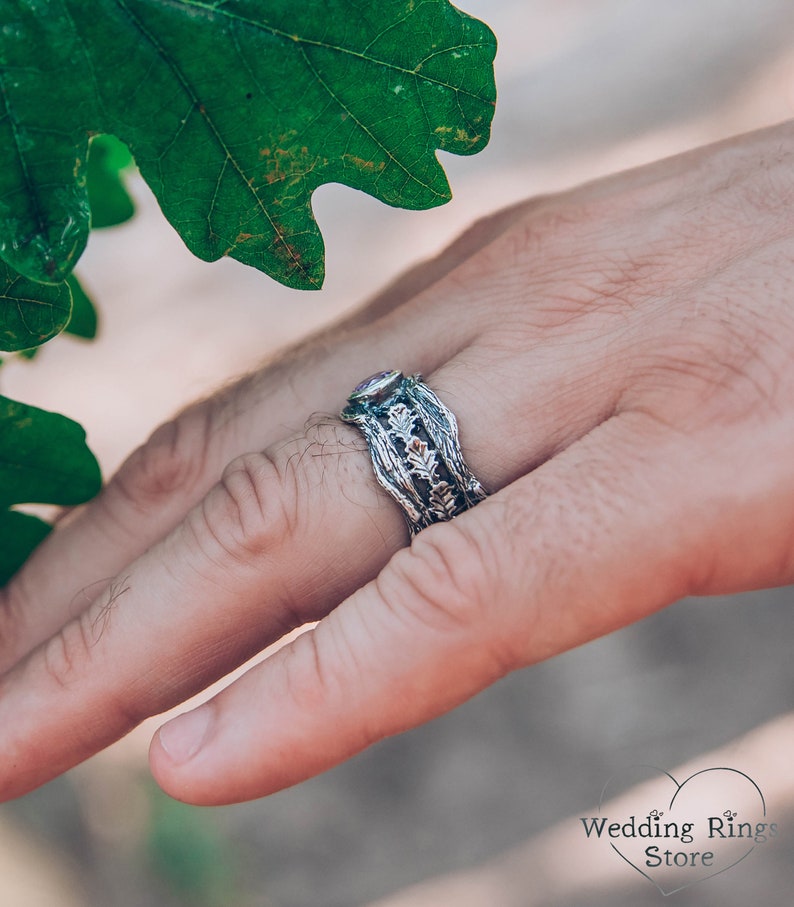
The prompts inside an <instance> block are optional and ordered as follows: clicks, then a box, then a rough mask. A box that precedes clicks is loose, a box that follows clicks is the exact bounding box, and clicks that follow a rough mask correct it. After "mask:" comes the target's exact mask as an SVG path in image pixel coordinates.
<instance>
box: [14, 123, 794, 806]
mask: <svg viewBox="0 0 794 907" xmlns="http://www.w3.org/2000/svg"><path fill="white" fill-rule="evenodd" d="M793 209H794V126H792V125H782V126H779V127H775V128H772V129H770V130H766V131H763V132H758V133H752V134H749V135H747V136H743V137H739V138H736V139H733V140H731V141H729V142H726V143H723V144H720V145H716V146H712V147H709V148H705V149H700V150H698V151H695V152H693V153H690V154H687V155H684V156H681V157H677V158H674V159H671V160H667V161H663V162H660V163H658V164H654V165H652V166H650V167H646V168H642V169H640V170H636V171H631V172H627V173H622V174H618V175H616V176H614V177H611V178H609V179H606V180H603V181H600V182H598V183H594V184H592V185H589V186H585V187H583V188H579V189H576V190H574V191H571V192H569V193H566V194H563V195H560V196H556V197H550V198H542V199H538V200H534V201H530V202H527V203H525V204H522V205H518V206H516V207H514V208H512V209H510V210H509V211H505V212H501V213H499V214H497V215H495V216H494V217H492V218H490V219H488V220H486V221H483V222H481V223H479V224H477V225H475V226H474V227H473V228H472V229H471V230H470V231H469V232H468V233H467V234H466V235H465V236H463V237H462V238H461V239H460V240H459V241H458V242H457V243H456V244H454V245H453V246H452V247H451V248H450V249H448V250H447V251H446V252H445V253H444V254H442V255H441V256H440V257H439V258H438V259H437V260H435V261H432V262H430V263H428V264H426V265H424V266H422V267H420V268H417V269H416V270H414V271H413V272H411V273H409V274H407V275H406V276H405V277H404V278H403V279H402V280H400V281H399V282H398V283H397V284H396V285H394V286H392V287H390V288H388V289H387V290H386V291H385V292H384V293H383V294H382V295H381V296H380V297H379V298H378V299H376V300H375V301H374V302H373V303H372V305H371V306H370V307H369V308H368V309H367V310H365V311H364V312H363V313H361V314H359V315H357V316H356V317H355V318H354V319H352V320H350V321H348V322H346V323H345V324H342V325H340V326H338V327H337V328H335V329H334V330H332V331H331V332H329V333H327V334H325V335H323V336H321V337H317V338H313V339H312V340H310V341H309V342H307V343H306V344H304V345H303V346H301V347H299V348H298V349H296V350H293V351H291V352H289V353H288V354H286V355H285V356H284V357H283V358H282V359H281V360H279V361H278V362H276V363H274V364H271V365H270V366H268V367H266V368H263V369H262V370H261V371H259V372H257V373H256V374H254V375H251V376H249V377H248V378H246V379H244V380H243V381H242V382H240V383H239V384H237V385H236V386H234V387H231V388H228V389H226V390H224V391H222V392H221V393H220V394H218V395H217V396H216V397H214V398H212V399H210V400H206V401H204V402H201V403H199V404H197V405H195V406H193V407H191V408H189V409H188V410H186V411H185V412H183V413H182V414H181V415H180V416H178V417H177V418H176V419H175V420H174V421H173V422H171V423H169V424H167V425H165V426H163V427H162V428H160V429H159V430H158V431H157V432H156V433H155V434H154V435H153V436H152V438H151V439H150V440H149V442H148V443H147V444H146V445H145V446H144V447H143V448H141V449H140V450H138V451H136V452H135V453H134V454H133V455H132V456H131V457H130V459H129V460H128V462H127V463H126V464H125V465H124V466H123V467H122V469H121V470H120V472H119V474H118V475H117V476H116V477H115V478H114V479H113V480H112V481H111V482H110V483H109V485H108V486H107V488H106V489H105V491H104V492H103V493H102V495H101V496H100V497H99V498H98V499H96V500H95V501H94V502H92V503H91V504H90V505H88V506H87V507H85V508H84V509H83V510H81V511H80V512H79V513H77V514H76V515H74V516H73V517H71V518H70V519H68V520H65V521H64V525H62V526H61V527H60V528H59V529H58V531H56V532H55V533H53V535H52V536H51V537H50V538H49V539H48V540H47V541H46V542H45V544H44V545H43V546H41V548H40V549H39V551H38V552H37V553H36V554H35V555H34V557H33V558H32V559H31V560H30V561H29V563H28V564H27V565H26V566H25V568H23V570H22V571H21V572H20V574H19V575H18V576H17V578H16V579H15V580H14V581H13V582H12V583H11V584H10V585H9V586H8V587H7V589H6V590H5V591H4V593H3V598H2V602H1V603H0V604H1V607H0V670H3V671H4V674H3V677H2V680H1V681H0V728H2V733H1V735H0V741H1V742H0V747H1V751H2V755H3V758H2V759H1V760H0V796H2V797H5V798H10V797H15V796H19V795H21V794H23V793H25V792H26V791H29V790H31V789H32V788H34V787H36V786H37V785H39V784H41V783H43V782H45V781H47V780H48V779H50V778H52V777H53V776H54V775H56V774H58V773H60V772H62V771H64V770H66V769H68V768H69V767H70V766H72V765H74V764H76V763H77V762H79V761H81V760H83V759H85V758H87V757H88V756H89V755H91V754H92V753H94V752H96V751H97V750H99V749H101V748H103V747H105V746H107V745H108V744H110V743H111V742H112V741H114V740H116V739H117V738H118V737H120V736H121V735H123V734H124V733H126V732H127V731H128V730H129V729H130V728H132V727H133V726H135V725H136V724H137V723H139V722H140V721H141V720H142V719H143V718H145V717H147V716H149V715H153V714H157V713H159V712H161V711H163V710H165V709H168V708H170V707H173V706H175V705H177V704H178V703H180V702H182V701H184V700H185V699H186V698H188V697H189V696H191V695H192V694H194V693H196V692H197V691H199V690H201V689H203V688H204V687H206V686H207V685H208V684H209V683H211V682H212V681H213V680H215V679H216V678H218V677H220V676H222V675H224V674H226V673H227V672H229V671H230V670H231V669H233V668H234V667H236V666H237V665H239V664H241V663H242V662H243V661H244V660H245V659H247V658H248V657H250V656H252V655H253V654H254V653H255V652H257V651H259V650H261V649H262V648H263V647H265V646H266V645H267V644H269V643H271V642H273V641H274V640H276V639H278V638H280V637H281V636H282V635H283V634H284V633H285V632H286V631H288V630H290V629H291V628H293V627H295V626H298V625H301V624H304V623H306V622H309V621H319V623H318V624H317V625H316V627H314V628H313V629H311V630H309V631H307V632H306V633H304V634H302V635H301V636H299V637H298V638H297V639H296V640H295V641H293V642H291V643H290V644H288V645H286V646H285V647H284V648H282V649H280V650H279V651H278V652H277V653H276V654H275V655H273V656H271V657H270V658H268V659H267V660H265V661H264V662H262V663H261V664H260V665H258V666H256V667H254V668H252V669H251V670H250V671H248V673H246V674H245V675H243V676H242V678H240V679H239V680H237V681H236V682H234V683H233V684H232V685H231V686H230V687H228V688H227V689H226V690H224V691H223V692H222V693H220V694H219V695H217V696H216V697H214V698H213V699H212V700H211V701H210V702H209V703H208V704H207V705H204V706H201V707H199V708H198V709H197V710H195V711H192V712H190V713H188V714H187V715H186V716H182V717H180V718H177V719H175V720H174V721H172V722H170V723H168V724H167V725H165V727H164V728H161V730H160V731H158V733H157V734H156V735H155V737H154V740H153V741H152V746H151V751H150V762H151V769H152V772H153V773H154V775H155V777H156V779H157V780H158V782H159V783H160V784H161V786H162V787H163V788H164V789H165V790H166V791H167V792H168V793H170V794H172V795H173V796H175V797H178V798H180V799H183V800H186V801H189V802H191V803H198V804H220V803H229V802H235V801H240V800H246V799H250V798H253V797H258V796H262V795H264V794H268V793H270V792H273V791H275V790H278V789H280V788H282V787H285V786H287V785H290V784H294V783H296V782H299V781H301V780H302V779H305V778H307V777H310V776H311V775H314V774H316V773H318V772H320V771H323V770H324V769H326V768H328V767H330V766H332V765H334V764H336V763H338V762H340V761H342V760H344V759H346V758H347V757H349V756H351V755H352V754H354V753H356V752H358V751H360V750H361V749H363V748H364V747H366V746H368V745H369V744H371V743H372V742H373V741H376V740H378V739H380V738H382V737H384V736H386V735H390V734H395V733H398V732H400V731H403V730H405V729H407V728H410V727H413V726H415V725H417V724H420V723H422V722H424V721H427V720H429V719H431V718H433V717H434V716H436V715H439V714H440V713H442V712H444V711H446V710H448V709H451V708H453V707H454V706H456V705H458V704H459V703H461V702H462V701H464V700H465V699H467V698H468V697H470V696H472V695H474V694H475V693H477V692H478V691H479V690H481V689H482V688H483V687H485V686H486V685H488V684H490V683H491V682H493V681H494V680H496V679H497V678H499V677H501V676H502V675H504V674H505V673H507V672H509V671H511V670H514V669H517V668H520V667H523V666H526V665H529V664H532V663H533V662H537V661H539V660H542V659H545V658H549V657H551V656H553V655H555V654H557V653H559V652H562V651H564V650H566V649H569V648H571V647H573V646H576V645H579V644H581V643H583V642H585V641H587V640H590V639H592V638H594V637H596V636H599V635H601V634H604V633H608V632H610V631H612V630H614V629H616V628H618V627H621V626H624V625H626V624H628V623H630V622H632V621H635V620H638V619H640V618H642V617H643V616H645V615H648V614H650V613H652V612H653V611H655V610H657V609H659V608H662V607H664V606H665V605H667V604H669V603H671V602H673V601H675V600H677V599H679V598H680V597H682V596H684V595H700V594H712V593H728V592H735V591H739V590H747V589H755V588H761V587H767V586H773V585H779V584H783V583H788V582H791V581H792V580H794V507H792V503H793V502H794V468H792V450H794V307H793V306H792V302H791V300H792V296H794V216H792V210H793ZM383 368H400V369H402V370H403V371H404V372H406V373H409V372H414V371H421V372H422V374H424V375H425V376H426V380H427V382H428V383H429V384H430V385H431V386H432V387H433V388H434V389H435V390H436V392H437V393H438V394H439V396H440V397H441V398H442V399H443V400H444V401H445V402H446V403H447V404H448V405H449V406H450V408H451V409H453V411H454V412H455V413H456V415H457V417H458V422H459V424H460V428H461V439H462V444H463V448H464V451H465V454H466V458H467V460H468V462H469V464H470V466H471V467H472V469H473V471H474V472H475V474H477V475H478V476H479V477H480V479H481V480H482V481H483V483H484V484H485V485H486V487H487V488H488V489H489V490H490V491H491V492H492V495H491V497H489V498H488V499H487V500H486V501H485V502H483V503H482V504H480V505H479V506H478V507H476V508H475V509H473V510H471V511H469V512H468V513H466V514H463V515H462V516H460V517H458V518H456V519H455V520H454V521H452V522H451V523H447V524H442V525H437V526H433V527H431V528H430V529H428V530H426V531H424V532H422V533H421V534H420V535H419V536H418V537H417V538H416V539H415V540H414V542H413V544H412V545H411V546H410V547H408V534H407V531H406V529H405V526H404V523H403V520H402V517H401V514H400V512H399V510H398V509H397V507H396V505H395V504H394V503H393V502H392V501H391V499H390V498H388V497H387V496H386V495H385V493H384V492H382V491H381V490H380V489H379V487H378V486H377V484H376V483H375V480H374V477H373V473H372V468H371V466H370V463H369V458H368V455H367V453H366V450H365V447H364V444H363V442H362V440H361V439H360V437H359V436H358V434H357V432H356V431H355V429H352V428H350V427H349V426H344V425H342V424H340V423H339V422H338V421H337V420H336V419H335V417H334V416H333V415H332V414H333V413H336V412H338V411H339V409H340V408H341V406H342V405H343V404H344V400H345V397H346V395H347V393H348V392H349V390H350V389H351V388H352V387H353V386H354V385H355V384H356V383H357V382H358V381H359V380H361V379H362V378H364V377H366V376H367V375H368V374H371V373H372V372H375V371H379V370H380V369H383ZM310 413H314V414H315V415H314V416H312V418H311V419H310V420H309V422H308V423H306V424H304V419H305V417H306V414H310ZM107 577H114V579H113V580H112V581H109V580H108V579H107ZM99 580H101V582H98V581H99Z"/></svg>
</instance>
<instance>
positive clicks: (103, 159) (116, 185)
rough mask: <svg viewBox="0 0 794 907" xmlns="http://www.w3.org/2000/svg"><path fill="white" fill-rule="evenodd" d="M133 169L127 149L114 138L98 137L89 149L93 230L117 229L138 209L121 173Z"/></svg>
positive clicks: (87, 180) (89, 186)
mask: <svg viewBox="0 0 794 907" xmlns="http://www.w3.org/2000/svg"><path fill="white" fill-rule="evenodd" d="M131 167H132V155H131V154H130V152H129V149H128V148H127V146H126V145H125V144H124V143H123V142H120V141H119V140H118V139H117V138H115V137H114V136H112V135H97V136H94V138H93V139H92V141H91V144H90V145H89V146H88V164H87V167H86V188H87V189H88V205H89V207H90V208H91V227H92V228H93V229H94V230H98V229H101V228H102V227H115V226H117V225H118V224H123V223H124V222H125V221H128V220H129V219H130V218H131V217H132V215H133V214H134V213H135V206H134V205H133V203H132V199H131V198H130V197H129V195H128V194H127V190H126V188H125V186H124V181H123V179H122V174H123V173H124V171H125V170H129V169H130V168H131Z"/></svg>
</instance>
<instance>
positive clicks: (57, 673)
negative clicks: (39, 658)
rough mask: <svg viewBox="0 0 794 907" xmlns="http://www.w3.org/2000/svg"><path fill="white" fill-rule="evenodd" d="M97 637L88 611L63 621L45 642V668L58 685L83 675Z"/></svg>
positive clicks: (62, 686) (64, 685)
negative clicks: (59, 628) (62, 624)
mask: <svg viewBox="0 0 794 907" xmlns="http://www.w3.org/2000/svg"><path fill="white" fill-rule="evenodd" d="M97 641H98V637H97V635H96V628H95V626H94V625H93V622H92V620H91V616H90V613H89V611H84V612H83V613H82V614H81V615H80V616H79V617H77V618H75V619H74V620H72V621H70V622H69V623H68V624H66V625H65V626H64V627H63V629H62V630H61V631H60V632H59V633H56V634H55V636H53V637H51V638H50V639H49V640H48V642H47V643H45V645H44V649H43V662H44V670H45V672H46V673H47V675H48V676H49V678H50V679H51V680H52V681H53V683H54V684H55V685H56V686H58V687H61V688H67V687H69V686H71V685H72V684H73V683H75V682H76V681H77V680H79V679H80V678H81V677H83V676H85V674H86V671H87V669H88V667H89V665H90V663H91V660H92V657H93V649H94V646H95V645H96V643H97Z"/></svg>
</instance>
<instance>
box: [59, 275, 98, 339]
mask: <svg viewBox="0 0 794 907" xmlns="http://www.w3.org/2000/svg"><path fill="white" fill-rule="evenodd" d="M66 283H67V285H68V287H69V289H70V290H71V292H72V317H71V318H70V319H69V323H68V324H67V325H66V327H65V328H64V330H65V332H66V333H67V334H72V335H73V336H74V337H81V338H83V339H84V340H93V339H94V337H96V332H97V322H98V317H97V312H96V308H95V307H94V303H93V302H91V299H90V298H89V296H88V294H87V293H86V291H85V290H84V289H83V286H82V284H81V283H80V282H79V281H78V279H77V278H76V277H75V276H74V274H70V275H69V276H68V277H67V278H66Z"/></svg>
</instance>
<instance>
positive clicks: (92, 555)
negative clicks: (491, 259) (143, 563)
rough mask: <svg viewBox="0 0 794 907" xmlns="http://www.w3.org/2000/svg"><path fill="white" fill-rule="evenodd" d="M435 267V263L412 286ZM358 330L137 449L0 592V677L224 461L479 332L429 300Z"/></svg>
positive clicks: (382, 310)
mask: <svg viewBox="0 0 794 907" xmlns="http://www.w3.org/2000/svg"><path fill="white" fill-rule="evenodd" d="M492 229H493V228H491V230H492ZM484 235H485V234H484ZM488 235H490V234H488ZM482 241H483V242H484V241H485V239H484V238H483V239H482ZM471 244H472V241H471V240H468V241H467V247H469V246H471ZM450 254H452V253H450ZM458 254H459V253H457V252H456V253H455V255H458ZM445 267H447V268H448V267H450V265H449V263H448V262H447V259H446V257H445V256H441V257H440V258H439V259H438V260H437V261H436V262H434V263H432V265H428V266H427V270H426V272H425V274H424V277H423V281H422V282H424V281H430V280H431V275H432V274H433V273H442V272H443V270H444V268H445ZM422 282H420V284H421V283H422ZM420 284H416V282H414V283H413V284H412V288H414V289H415V288H416V286H418V285H420ZM409 289H410V288H409V287H408V286H406V287H404V288H402V289H399V288H398V289H397V290H394V291H391V292H390V295H389V302H388V305H383V304H382V303H381V301H380V300H378V299H376V300H375V301H374V302H373V304H372V306H371V307H370V308H371V309H372V319H374V318H375V313H376V312H378V313H379V314H380V316H381V321H382V322H383V321H384V318H385V316H388V315H389V314H390V313H391V312H392V310H393V309H394V308H395V306H396V305H398V304H399V301H398V300H399V299H400V298H401V297H402V296H403V295H404V294H405V293H407V292H408V291H409ZM462 301H463V302H464V304H465V300H462ZM358 322H359V323H358V325H357V327H356V328H355V329H354V328H353V327H352V326H347V327H343V328H340V329H338V330H335V331H332V332H331V333H329V334H324V335H322V336H320V337H317V338H314V339H312V340H310V341H307V342H306V343H305V344H303V345H301V346H300V347H299V348H297V349H296V350H294V351H292V352H291V353H289V354H287V355H285V356H284V357H283V358H282V359H281V360H280V361H279V362H278V363H276V364H274V365H273V366H272V367H271V368H269V369H267V370H266V371H264V372H262V373H259V374H256V375H252V376H250V377H248V378H246V379H243V380H242V381H241V382H239V383H238V384H236V385H235V386H234V387H232V388H229V389H227V390H226V391H224V392H223V393H221V394H219V395H217V396H216V397H213V398H211V399H208V400H205V401H202V402H201V403H199V404H197V405H194V406H192V407H190V408H189V409H187V410H185V411H184V412H183V413H182V414H180V415H179V416H178V417H177V418H176V419H174V420H173V421H171V422H169V423H167V424H166V425H164V426H162V427H161V428H159V429H158V430H157V431H156V432H155V433H154V434H153V435H152V437H151V438H150V439H149V441H148V442H147V443H146V444H145V445H143V446H142V447H141V448H139V449H138V450H137V451H135V453H133V455H132V456H131V457H130V458H129V459H128V460H127V462H126V463H125V464H124V465H123V466H122V468H121V469H120V471H119V472H118V474H117V475H116V476H115V477H114V478H113V479H112V481H111V482H110V483H109V485H108V486H107V487H106V488H105V489H104V490H103V492H102V493H101V494H100V495H99V497H98V498H96V499H95V500H94V501H92V502H90V503H89V504H88V505H87V506H86V507H85V508H83V509H82V510H81V511H80V512H79V513H78V514H77V515H76V516H75V517H74V518H73V519H71V520H70V521H69V522H68V524H67V525H65V526H64V527H62V528H60V529H59V530H58V531H57V532H55V533H52V534H51V535H50V537H49V538H47V539H46V540H45V542H44V543H43V544H42V545H41V546H40V547H39V548H38V549H37V551H36V552H35V553H34V555H33V557H32V558H31V559H30V560H29V561H28V562H27V564H26V565H25V566H24V567H23V569H22V570H21V571H20V572H19V573H18V575H17V576H16V577H15V578H14V580H13V581H12V583H11V584H10V585H9V586H8V587H7V588H6V589H4V590H0V643H1V645H0V671H2V670H6V669H7V668H8V667H10V666H11V665H13V664H14V663H16V662H17V661H18V660H19V659H20V658H21V657H23V656H24V655H25V654H27V653H28V652H30V651H31V650H32V649H33V648H34V647H35V646H36V645H38V644H39V643H40V642H42V641H43V640H44V639H46V638H48V637H49V636H50V635H51V634H52V633H54V632H55V631H57V630H58V629H59V628H60V627H61V626H63V624H64V623H65V622H66V621H68V620H70V619H72V618H75V617H76V616H78V614H79V613H80V612H82V611H83V610H85V609H86V607H88V606H89V605H90V603H91V601H93V600H94V599H95V598H97V597H98V596H99V595H101V594H102V593H103V587H107V586H108V584H109V583H110V580H111V579H112V578H113V577H114V576H115V574H116V573H118V572H119V571H121V570H122V569H123V568H124V566H125V565H126V564H129V563H130V562H131V561H132V560H134V559H135V558H137V557H139V556H140V555H141V554H143V552H144V551H146V549H147V548H149V547H150V546H151V545H153V544H154V543H155V542H156V541H157V540H158V539H160V538H162V537H163V536H164V535H165V534H166V533H167V532H169V531H170V530H172V529H173V528H174V527H175V526H177V525H178V524H179V522H180V521H181V520H182V519H183V518H184V516H185V515H186V513H187V512H188V511H189V509H190V508H191V507H193V506H195V505H196V503H197V502H198V501H200V500H201V499H202V498H203V496H204V495H205V494H206V493H207V492H208V491H209V489H210V488H211V487H212V486H213V485H214V484H215V483H216V482H217V481H218V479H219V478H220V476H221V473H222V471H223V468H224V467H225V466H226V464H227V463H229V462H230V461H231V460H232V459H234V458H235V457H237V456H240V455H242V454H243V453H245V452H247V451H251V450H261V449H264V448H267V447H268V446H269V445H271V444H273V443H275V442H276V441H277V440H278V439H280V438H284V437H290V436H291V435H292V434H294V433H296V432H298V431H300V430H301V429H302V426H303V421H304V420H305V418H306V417H307V416H308V415H309V414H311V413H314V412H328V411H331V412H333V411H335V410H336V409H337V408H338V405H339V400H340V390H339V389H340V388H347V387H352V386H354V385H355V384H356V383H357V382H358V381H359V380H360V378H361V376H362V375H365V374H367V373H368V370H369V371H371V372H374V371H376V370H377V369H378V368H380V367H382V363H383V362H394V361H400V362H402V363H406V364H407V366H408V367H412V366H414V367H418V366H419V365H421V367H422V368H423V369H424V370H425V371H428V370H430V371H432V370H433V369H435V368H437V367H438V366H439V365H440V364H441V363H443V362H444V361H446V360H447V359H449V358H450V357H451V356H452V355H453V354H454V353H455V352H457V350H458V349H460V348H462V347H463V346H465V345H466V343H468V342H469V341H470V339H471V337H472V336H473V334H474V333H475V332H476V330H477V329H478V322H476V320H475V321H472V322H467V323H464V322H463V321H462V320H461V319H455V320H454V323H450V322H451V319H450V318H449V314H448V313H447V312H446V311H445V307H444V306H443V305H438V304H436V305H435V306H430V305H427V304H425V305H422V306H418V307H417V309H416V311H415V312H412V313H411V317H410V319H395V318H388V321H387V323H380V324H376V325H372V324H371V323H369V315H367V314H366V313H365V315H364V316H362V317H360V318H359V319H358ZM441 325H443V330H441V331H440V326H441ZM417 328H418V331H417ZM415 332H416V338H418V339H414V334H415ZM439 333H441V335H442V336H441V338H440V339H438V335H439Z"/></svg>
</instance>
